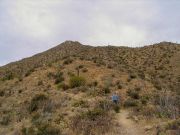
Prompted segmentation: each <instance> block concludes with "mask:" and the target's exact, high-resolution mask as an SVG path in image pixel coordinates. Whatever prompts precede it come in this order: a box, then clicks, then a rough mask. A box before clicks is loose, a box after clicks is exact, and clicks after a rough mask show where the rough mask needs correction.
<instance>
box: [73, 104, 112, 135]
mask: <svg viewBox="0 0 180 135" xmlns="http://www.w3.org/2000/svg"><path fill="white" fill-rule="evenodd" d="M111 125H112V117H111V116H110V115H109V113H107V111H104V110H102V109H97V108H96V109H93V110H89V111H87V112H83V113H80V114H79V115H76V116H74V117H73V118H72V122H71V128H72V129H73V131H74V132H76V133H77V134H83V135H92V134H105V133H106V132H107V131H108V130H109V129H110V128H111Z"/></svg>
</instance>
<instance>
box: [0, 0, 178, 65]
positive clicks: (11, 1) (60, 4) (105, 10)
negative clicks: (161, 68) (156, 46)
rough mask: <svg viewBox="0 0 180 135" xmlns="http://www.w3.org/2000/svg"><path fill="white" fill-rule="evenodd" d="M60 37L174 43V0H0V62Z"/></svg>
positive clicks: (32, 51)
mask: <svg viewBox="0 0 180 135" xmlns="http://www.w3.org/2000/svg"><path fill="white" fill-rule="evenodd" d="M66 40H72V41H79V42H80V43H82V44H86V45H93V46H102V45H115V46H129V47H139V46H144V45H148V44H153V43H158V42H161V41H170V42H178V43H179V42H180V0H0V65H4V64H7V63H9V62H12V61H17V60H20V59H22V58H25V57H29V56H32V55H34V54H36V53H39V52H42V51H45V50H47V49H49V48H52V47H54V46H56V45H58V44H60V43H62V42H64V41H66Z"/></svg>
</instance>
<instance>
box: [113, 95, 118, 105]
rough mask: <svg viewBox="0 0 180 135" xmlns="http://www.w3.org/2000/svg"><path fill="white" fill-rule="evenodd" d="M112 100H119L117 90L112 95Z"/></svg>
mask: <svg viewBox="0 0 180 135" xmlns="http://www.w3.org/2000/svg"><path fill="white" fill-rule="evenodd" d="M112 101H113V103H115V104H117V103H118V102H119V96H118V95H117V92H116V93H114V94H113V95H112Z"/></svg>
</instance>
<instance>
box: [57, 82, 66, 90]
mask: <svg viewBox="0 0 180 135" xmlns="http://www.w3.org/2000/svg"><path fill="white" fill-rule="evenodd" d="M57 88H58V89H63V90H67V89H69V86H68V85H67V84H65V83H59V84H58V85H57Z"/></svg>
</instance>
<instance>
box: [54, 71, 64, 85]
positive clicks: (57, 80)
mask: <svg viewBox="0 0 180 135" xmlns="http://www.w3.org/2000/svg"><path fill="white" fill-rule="evenodd" d="M54 79H55V84H58V83H61V82H63V81H64V77H63V72H57V73H56V75H55V76H54Z"/></svg>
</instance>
